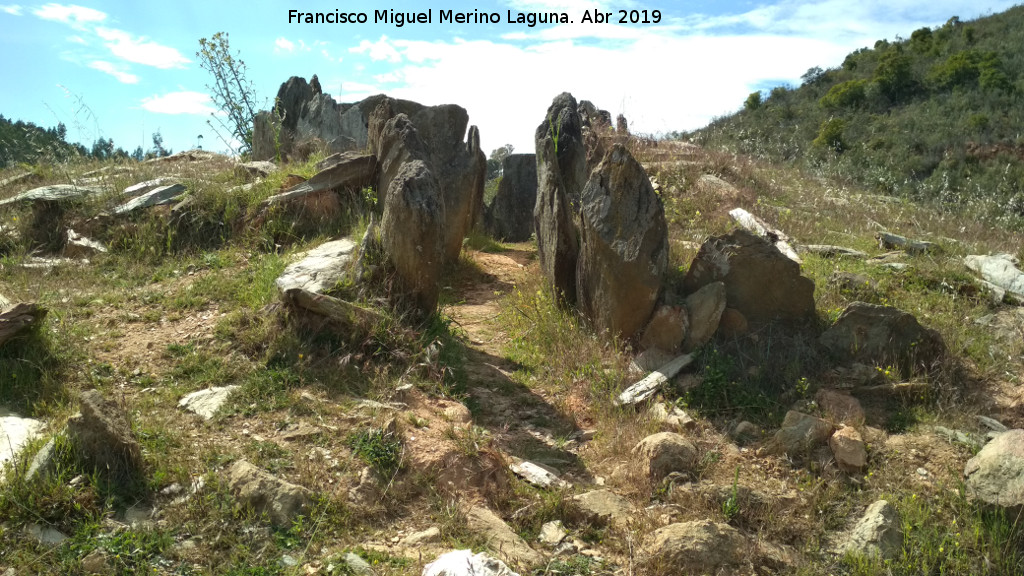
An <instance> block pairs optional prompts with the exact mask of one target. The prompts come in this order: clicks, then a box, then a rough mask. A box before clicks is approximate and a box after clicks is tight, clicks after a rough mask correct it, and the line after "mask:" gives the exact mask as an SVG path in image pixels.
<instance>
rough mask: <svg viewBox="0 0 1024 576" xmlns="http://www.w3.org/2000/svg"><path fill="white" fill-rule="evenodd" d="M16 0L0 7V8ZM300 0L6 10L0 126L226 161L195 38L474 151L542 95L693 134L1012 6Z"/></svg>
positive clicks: (1000, 0) (263, 87)
mask: <svg viewBox="0 0 1024 576" xmlns="http://www.w3.org/2000/svg"><path fill="white" fill-rule="evenodd" d="M5 1H6V2H10V1H11V0H0V2H5ZM298 4H300V3H298V2H294V1H292V2H287V3H284V2H276V1H262V2H257V1H251V2H247V3H240V2H231V1H214V0H204V1H202V2H199V1H196V0H175V1H174V2H140V1H133V2H125V1H116V2H115V1H102V2H81V3H79V4H61V3H40V4H13V3H7V4H0V53H2V54H3V57H2V58H0V78H3V79H4V81H5V84H6V86H5V87H4V88H3V89H2V90H0V114H3V115H4V116H6V117H8V118H12V119H21V120H26V121H31V122H35V123H36V124H39V125H42V126H46V127H50V126H56V124H57V123H58V122H64V124H65V125H66V126H67V127H68V137H69V139H70V140H78V141H81V142H83V143H86V144H87V145H89V144H91V143H92V141H93V140H95V139H96V138H99V137H104V138H112V139H113V140H114V143H115V145H117V146H121V147H123V148H125V149H126V150H128V151H131V150H133V149H134V148H135V147H136V146H139V145H141V146H143V148H144V149H148V148H150V147H151V146H152V140H151V134H152V133H153V132H155V131H157V130H159V131H160V132H161V134H162V135H163V137H164V144H165V146H168V147H170V148H173V149H174V150H182V149H186V148H191V147H194V146H195V144H196V143H197V142H198V141H199V139H198V136H199V135H202V136H203V139H202V143H203V145H204V147H205V148H206V149H214V150H226V148H227V146H226V145H225V144H223V143H222V142H221V140H220V139H219V138H218V136H217V135H216V133H215V132H214V131H213V130H211V129H210V128H209V127H208V126H207V120H208V118H209V117H210V113H211V112H213V111H214V108H213V105H212V103H211V101H210V99H209V96H208V91H207V88H206V86H207V84H210V83H211V80H210V78H209V76H208V73H207V72H206V71H205V70H203V69H201V68H200V66H199V62H198V59H197V57H196V55H195V53H196V51H197V49H198V46H199V45H198V40H199V38H202V37H207V38H208V37H210V36H212V35H213V34H214V33H216V32H218V31H225V32H227V33H228V34H229V35H230V42H231V47H232V49H233V51H237V52H239V53H240V54H241V57H242V59H243V60H245V62H246V64H247V65H248V76H249V79H250V80H252V81H253V83H254V87H255V89H256V92H257V95H258V96H259V98H260V101H261V102H264V103H267V102H270V101H271V100H272V99H273V97H274V95H275V94H276V93H277V89H278V87H279V86H280V84H281V83H282V82H283V81H284V80H286V79H287V78H288V77H289V76H292V75H298V76H304V77H306V78H307V79H308V78H309V77H311V76H312V75H313V74H314V73H315V74H318V75H319V78H320V81H321V84H322V85H323V89H324V91H325V92H329V93H331V94H332V95H334V97H335V99H336V100H338V101H339V102H353V101H357V100H360V99H362V98H364V97H366V96H369V95H372V94H377V93H381V92H383V93H387V94H390V95H393V96H396V97H402V98H408V99H411V100H416V101H418V102H421V103H424V104H444V103H455V104H459V105H461V106H463V107H465V108H466V109H467V110H468V111H469V115H470V122H471V123H473V124H477V125H478V126H480V130H481V139H482V145H483V148H484V149H485V150H486V151H490V150H492V149H494V148H497V147H498V146H501V145H503V144H506V143H511V144H513V145H514V146H515V148H516V150H518V151H523V152H529V151H532V150H533V130H534V128H535V127H536V126H537V124H539V122H540V121H541V120H542V119H543V118H544V113H545V110H546V109H547V106H548V104H549V103H550V102H551V99H552V98H553V97H554V96H555V95H556V94H558V93H559V92H562V91H570V92H572V93H573V95H575V96H576V97H577V99H588V100H591V101H593V102H594V103H595V104H597V105H598V106H599V107H601V108H604V109H607V110H609V111H610V112H611V113H612V114H613V115H616V114H619V113H622V114H625V115H626V117H627V118H628V119H629V120H630V127H631V129H632V130H633V131H634V132H641V133H650V134H656V133H659V132H667V131H672V130H683V129H693V128H697V127H700V126H702V125H704V124H706V123H707V122H708V121H709V120H710V119H711V118H713V117H714V116H717V115H722V114H726V113H729V112H732V111H734V110H736V109H738V108H739V107H740V105H741V104H742V102H743V100H744V99H745V98H746V96H747V94H749V93H750V92H751V91H753V90H756V89H768V88H771V87H773V86H777V85H779V84H787V83H788V84H793V85H796V84H798V83H799V78H800V76H801V75H802V74H803V73H804V72H805V71H806V70H807V69H808V68H810V67H812V66H822V67H830V66H837V65H838V64H840V63H841V62H842V60H843V58H844V57H845V55H846V54H847V53H849V52H851V51H852V50H855V49H857V48H860V47H863V46H871V45H873V44H874V41H875V40H877V39H879V38H889V39H892V38H895V37H896V36H897V35H900V36H903V37H908V36H909V35H910V33H911V32H912V31H913V30H915V29H917V28H920V27H922V26H939V25H941V24H942V23H944V22H945V21H946V20H947V19H948V18H949V17H950V16H953V15H956V16H959V17H960V18H961V19H962V20H969V19H973V18H977V17H979V16H984V15H987V14H991V13H994V12H999V11H1002V10H1005V9H1007V8H1009V7H1011V6H1013V5H1014V4H1016V2H1014V1H1007V0H983V1H982V2H977V1H975V0H819V1H811V2H800V1H789V0H782V1H776V2H749V1H744V0H731V1H730V0H724V1H716V2H713V1H710V0H707V1H697V2H669V1H668V0H651V1H643V0H612V1H609V0H559V1H549V2H546V1H540V0H490V1H487V0H481V1H479V2H476V3H469V2H463V1H461V0H443V1H441V2H438V3H433V2H402V1H398V0H395V1H393V2H390V3H389V2H351V1H344V0H338V1H336V2H306V3H302V4H306V5H307V6H310V5H311V7H304V8H302V10H321V11H330V12H332V13H333V12H334V11H335V10H338V11H341V12H357V13H358V12H365V13H367V15H368V17H369V22H368V23H366V24H294V23H293V24H289V23H288V10H289V9H298ZM428 8H429V9H432V15H433V20H434V21H433V23H431V24H420V23H416V24H406V25H405V26H402V27H400V28H399V27H396V26H394V25H392V24H383V23H382V24H374V23H373V18H374V10H375V9H394V10H396V11H402V12H407V11H416V12H419V11H425V10H427V9H428ZM474 9H475V10H478V11H480V12H488V13H490V12H497V13H498V14H499V15H500V19H501V22H500V23H499V24H489V23H471V24H458V23H441V22H439V16H440V14H439V12H440V11H441V10H455V11H462V12H465V11H473V10H474ZM588 10H589V11H591V12H594V11H600V12H612V14H613V20H617V18H615V16H616V15H617V14H618V11H619V10H627V11H628V10H648V11H649V12H648V14H653V12H651V11H653V10H658V11H660V12H661V21H660V22H659V23H658V24H653V23H652V24H640V23H638V24H618V23H617V22H612V23H607V24H596V23H582V22H581V19H582V17H583V14H584V12H585V11H588ZM510 11H511V13H512V15H513V18H515V16H516V14H517V13H530V12H548V11H564V12H566V13H567V14H568V16H569V18H570V19H571V20H573V21H574V23H572V24H554V25H551V24H538V25H536V26H534V27H529V26H526V25H523V24H508V23H507V22H506V20H507V19H508V13H509V12H510Z"/></svg>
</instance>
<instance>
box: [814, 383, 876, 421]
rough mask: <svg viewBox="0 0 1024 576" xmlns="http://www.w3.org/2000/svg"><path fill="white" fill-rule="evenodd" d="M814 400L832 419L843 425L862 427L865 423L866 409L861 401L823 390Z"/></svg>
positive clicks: (844, 394)
mask: <svg viewBox="0 0 1024 576" xmlns="http://www.w3.org/2000/svg"><path fill="white" fill-rule="evenodd" d="M814 400H815V401H816V402H817V403H818V406H820V407H821V409H822V411H824V412H825V414H826V415H828V416H829V417H830V418H832V419H833V420H835V421H836V422H838V423H841V424H848V425H851V426H860V425H861V424H863V423H864V408H862V407H861V405H860V400H857V399H856V398H854V397H853V396H850V395H849V394H846V393H844V392H839V391H836V390H828V389H824V388H823V389H821V390H818V393H817V394H815V395H814Z"/></svg>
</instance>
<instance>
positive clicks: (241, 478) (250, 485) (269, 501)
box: [226, 460, 312, 526]
mask: <svg viewBox="0 0 1024 576" xmlns="http://www.w3.org/2000/svg"><path fill="white" fill-rule="evenodd" d="M226 476H227V477H226V480H227V484H228V486H230V487H231V491H232V492H233V493H234V495H235V498H237V499H238V501H239V502H240V503H241V504H242V505H244V506H250V507H252V508H253V510H255V511H256V512H257V513H259V514H263V513H265V514H267V515H268V516H269V517H270V521H271V522H272V523H273V524H275V525H277V526H290V525H291V522H292V521H293V520H294V519H295V517H296V516H299V515H300V514H305V513H307V512H308V511H309V508H310V506H311V504H312V493H311V492H310V491H309V490H308V489H306V488H303V487H302V486H297V485H295V484H292V483H290V482H286V481H284V480H281V479H279V478H276V477H274V476H272V475H270V474H269V473H267V472H265V471H263V470H261V469H259V468H257V467H256V466H253V465H252V464H250V463H249V462H247V461H245V460H238V461H236V462H235V463H234V464H232V465H231V467H230V468H229V469H228V470H227V473H226Z"/></svg>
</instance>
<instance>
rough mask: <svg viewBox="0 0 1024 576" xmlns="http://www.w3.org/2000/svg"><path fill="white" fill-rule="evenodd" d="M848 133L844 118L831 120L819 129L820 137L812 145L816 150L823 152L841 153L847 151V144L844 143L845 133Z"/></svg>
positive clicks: (823, 123) (826, 121)
mask: <svg viewBox="0 0 1024 576" xmlns="http://www.w3.org/2000/svg"><path fill="white" fill-rule="evenodd" d="M844 131H846V121H845V120H843V119H842V118H829V119H828V120H825V121H824V122H822V124H821V128H819V129H818V137H817V138H815V139H814V141H813V142H812V143H811V144H813V145H814V147H815V148H818V149H821V150H832V151H833V152H836V153H839V152H842V151H843V150H845V149H846V142H844V141H843V132H844Z"/></svg>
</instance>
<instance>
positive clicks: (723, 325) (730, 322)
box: [698, 284, 750, 338]
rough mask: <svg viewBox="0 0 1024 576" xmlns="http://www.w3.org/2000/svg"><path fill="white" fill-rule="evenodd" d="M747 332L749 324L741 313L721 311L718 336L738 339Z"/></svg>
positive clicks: (731, 309)
mask: <svg viewBox="0 0 1024 576" xmlns="http://www.w3.org/2000/svg"><path fill="white" fill-rule="evenodd" d="M709 286H710V284H709ZM698 292H699V291H698ZM747 332H750V323H749V322H747V317H746V316H744V315H743V313H742V312H740V311H739V310H737V309H735V308H726V309H725V310H722V317H721V318H720V319H719V320H718V333H719V334H721V335H722V336H725V337H726V338H738V337H740V336H743V335H745V334H746V333H747Z"/></svg>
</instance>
